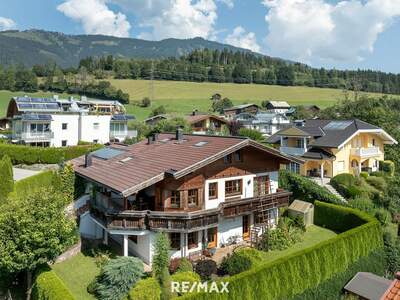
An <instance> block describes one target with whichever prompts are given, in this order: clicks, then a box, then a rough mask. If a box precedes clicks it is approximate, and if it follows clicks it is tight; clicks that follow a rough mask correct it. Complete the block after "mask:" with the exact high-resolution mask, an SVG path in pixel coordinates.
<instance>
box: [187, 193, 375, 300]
mask: <svg viewBox="0 0 400 300" xmlns="http://www.w3.org/2000/svg"><path fill="white" fill-rule="evenodd" d="M335 208H336V212H337V217H338V218H339V219H340V218H342V219H343V220H345V221H347V216H346V213H345V211H346V212H347V214H351V215H352V217H354V218H355V219H357V220H362V221H363V224H362V225H360V226H358V227H355V228H352V229H350V230H348V231H345V232H343V233H340V234H338V235H337V236H335V237H334V238H331V239H329V240H326V241H324V242H321V243H319V244H317V245H315V246H313V247H310V248H307V249H303V250H301V251H298V252H296V253H293V254H291V255H288V256H285V257H282V258H280V259H278V260H275V261H272V262H266V263H265V264H261V265H259V266H257V267H254V268H252V269H251V270H249V271H246V272H243V273H240V274H238V275H235V276H232V277H230V278H228V279H226V280H228V281H229V282H230V284H229V293H222V294H217V293H198V294H194V295H185V296H184V297H183V298H184V299H196V300H198V299H266V300H268V299H271V300H274V299H290V298H291V297H294V296H295V295H297V294H301V293H303V292H304V291H306V290H307V289H313V288H315V287H317V286H318V285H319V284H320V283H322V282H324V281H326V280H328V279H330V278H332V277H333V276H334V275H335V274H339V273H342V272H345V271H346V269H347V268H348V267H349V266H350V265H351V264H353V263H355V262H356V261H358V260H359V259H360V258H361V257H365V256H368V255H369V254H370V253H371V252H372V251H375V250H377V249H382V247H383V241H382V233H381V228H380V225H379V223H378V221H377V220H375V219H373V218H370V217H369V216H366V215H364V214H362V213H360V212H358V211H356V210H353V209H350V208H343V207H339V206H336V205H331V204H327V203H322V202H319V201H315V210H316V213H317V215H318V214H319V216H322V215H326V216H333V217H335V215H333V212H334V211H335ZM320 222H321V221H320ZM332 223H333V222H325V223H323V224H324V225H325V226H326V227H328V228H329V226H330V225H331V224H332ZM350 225H352V222H347V225H346V226H343V228H346V227H347V226H350ZM332 229H333V230H335V229H337V226H335V227H334V228H332Z"/></svg>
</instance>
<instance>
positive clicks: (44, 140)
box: [7, 96, 135, 147]
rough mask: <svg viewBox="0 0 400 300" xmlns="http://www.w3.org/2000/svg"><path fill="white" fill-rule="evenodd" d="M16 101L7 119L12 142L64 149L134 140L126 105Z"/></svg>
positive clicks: (82, 99)
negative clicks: (80, 144)
mask: <svg viewBox="0 0 400 300" xmlns="http://www.w3.org/2000/svg"><path fill="white" fill-rule="evenodd" d="M102 101H103V100H91V99H89V100H88V99H87V98H86V97H82V98H81V100H75V99H73V98H72V97H71V98H70V99H58V97H53V98H31V97H26V96H25V97H14V98H12V99H11V101H10V103H9V105H8V110H7V117H8V118H9V119H11V122H12V141H13V142H14V143H22V144H27V145H31V146H44V147H48V146H54V147H64V146H73V145H77V144H78V142H79V141H85V142H95V143H101V144H105V143H108V142H110V141H123V140H124V139H125V138H127V137H134V136H135V132H129V131H128V120H130V119H133V117H132V116H127V115H125V114H124V108H123V105H121V104H120V103H119V102H118V101H104V103H103V102H102Z"/></svg>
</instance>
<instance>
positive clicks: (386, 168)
mask: <svg viewBox="0 0 400 300" xmlns="http://www.w3.org/2000/svg"><path fill="white" fill-rule="evenodd" d="M379 170H380V171H383V172H385V173H386V174H388V175H389V176H393V175H394V171H395V166H394V162H392V161H391V160H384V161H380V162H379Z"/></svg>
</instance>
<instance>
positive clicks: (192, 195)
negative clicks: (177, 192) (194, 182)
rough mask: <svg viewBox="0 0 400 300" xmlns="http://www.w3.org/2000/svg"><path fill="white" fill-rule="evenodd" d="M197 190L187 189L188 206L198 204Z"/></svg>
mask: <svg viewBox="0 0 400 300" xmlns="http://www.w3.org/2000/svg"><path fill="white" fill-rule="evenodd" d="M198 200H199V191H198V190H197V189H193V190H189V191H188V206H189V207H193V206H197V205H198V202H199V201H198Z"/></svg>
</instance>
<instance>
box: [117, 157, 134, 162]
mask: <svg viewBox="0 0 400 300" xmlns="http://www.w3.org/2000/svg"><path fill="white" fill-rule="evenodd" d="M132 159H133V158H132V157H130V156H128V157H125V158H124V159H121V160H120V162H122V163H126V162H128V161H130V160H132Z"/></svg>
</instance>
